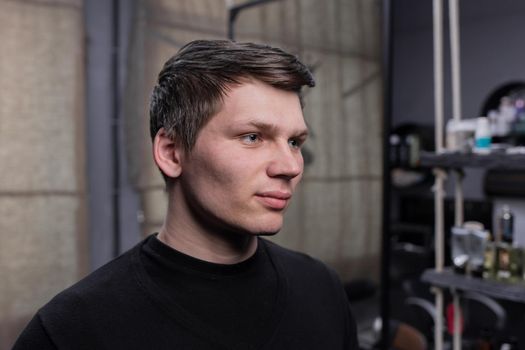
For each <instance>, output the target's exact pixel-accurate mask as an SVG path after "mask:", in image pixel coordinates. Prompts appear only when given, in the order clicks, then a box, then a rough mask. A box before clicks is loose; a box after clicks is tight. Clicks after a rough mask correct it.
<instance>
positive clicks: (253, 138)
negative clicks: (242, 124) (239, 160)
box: [241, 134, 260, 144]
mask: <svg viewBox="0 0 525 350" xmlns="http://www.w3.org/2000/svg"><path fill="white" fill-rule="evenodd" d="M241 140H242V141H243V142H245V143H248V144H252V143H257V142H259V141H260V138H259V135H257V134H247V135H244V136H242V137H241Z"/></svg>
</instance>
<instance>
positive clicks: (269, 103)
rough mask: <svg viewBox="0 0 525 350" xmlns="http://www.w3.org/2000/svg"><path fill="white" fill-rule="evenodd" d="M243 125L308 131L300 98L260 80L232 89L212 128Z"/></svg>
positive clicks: (214, 117)
mask: <svg viewBox="0 0 525 350" xmlns="http://www.w3.org/2000/svg"><path fill="white" fill-rule="evenodd" d="M243 123H250V124H254V123H255V124H257V123H261V124H270V125H273V126H274V127H277V128H283V129H287V128H291V129H298V128H299V129H306V124H305V121H304V117H303V112H302V107H301V102H300V99H299V96H298V94H297V93H295V92H293V91H286V90H281V89H277V88H275V87H272V86H271V85H268V84H266V83H263V82H260V81H258V80H247V81H244V82H242V83H241V84H239V85H233V86H231V87H230V88H229V89H228V90H227V92H226V94H225V96H224V97H223V101H222V104H221V106H220V108H219V110H218V112H217V113H216V114H215V115H214V116H213V117H212V118H211V120H210V124H226V125H229V126H235V125H239V124H243Z"/></svg>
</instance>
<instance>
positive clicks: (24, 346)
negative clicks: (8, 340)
mask: <svg viewBox="0 0 525 350" xmlns="http://www.w3.org/2000/svg"><path fill="white" fill-rule="evenodd" d="M31 349H38V350H58V348H57V347H56V346H55V344H54V343H53V341H52V340H51V338H50V337H49V335H48V334H47V332H46V330H45V328H44V326H43V325H42V321H41V320H40V317H39V315H38V314H36V315H35V316H34V317H33V319H32V320H31V321H30V322H29V324H28V325H27V326H26V328H25V329H24V330H23V331H22V333H21V334H20V335H19V336H18V339H17V340H16V342H15V345H14V346H13V349H12V350H31Z"/></svg>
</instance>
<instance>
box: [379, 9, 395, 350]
mask: <svg viewBox="0 0 525 350" xmlns="http://www.w3.org/2000/svg"><path fill="white" fill-rule="evenodd" d="M382 5H383V8H382V13H383V28H382V33H383V37H382V41H383V62H382V69H383V213H382V216H383V240H382V247H381V249H382V254H381V320H382V325H383V326H382V328H381V349H384V350H387V349H389V344H388V340H389V328H390V327H389V323H390V300H389V299H390V298H389V297H390V274H389V266H390V140H389V135H390V128H391V122H392V42H393V38H392V17H393V16H392V8H391V1H390V0H383V3H382Z"/></svg>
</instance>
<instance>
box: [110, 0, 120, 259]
mask: <svg viewBox="0 0 525 350" xmlns="http://www.w3.org/2000/svg"><path fill="white" fill-rule="evenodd" d="M112 11H113V13H112V16H113V33H112V43H111V44H112V57H111V58H112V60H111V79H112V82H111V83H112V86H113V106H112V107H113V111H112V116H111V118H112V123H111V135H112V138H111V142H112V163H113V174H112V185H113V186H112V189H113V193H112V196H111V197H112V198H111V199H112V203H111V204H112V209H113V256H115V257H117V256H118V255H119V254H120V246H121V244H120V130H119V126H120V88H119V47H120V41H119V34H120V18H119V15H120V11H119V0H113V1H112Z"/></svg>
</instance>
